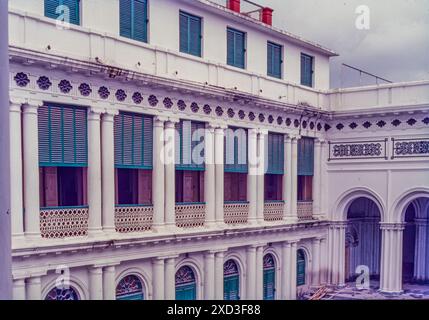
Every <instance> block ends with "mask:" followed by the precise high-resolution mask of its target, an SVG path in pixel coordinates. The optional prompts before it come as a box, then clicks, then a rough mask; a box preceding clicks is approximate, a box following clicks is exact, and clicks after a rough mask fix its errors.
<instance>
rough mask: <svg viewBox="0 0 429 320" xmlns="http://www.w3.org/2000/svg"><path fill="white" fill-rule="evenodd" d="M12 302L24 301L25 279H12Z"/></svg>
mask: <svg viewBox="0 0 429 320" xmlns="http://www.w3.org/2000/svg"><path fill="white" fill-rule="evenodd" d="M12 298H13V300H25V279H14V280H13V286H12Z"/></svg>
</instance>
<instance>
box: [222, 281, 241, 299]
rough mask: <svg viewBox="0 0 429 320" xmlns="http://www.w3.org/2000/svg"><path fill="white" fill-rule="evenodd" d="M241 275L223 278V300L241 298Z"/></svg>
mask: <svg viewBox="0 0 429 320" xmlns="http://www.w3.org/2000/svg"><path fill="white" fill-rule="evenodd" d="M239 279H240V278H239V276H238V275H235V276H227V277H224V280H223V300H230V301H235V300H240V297H239V295H238V293H239V285H240V280H239Z"/></svg>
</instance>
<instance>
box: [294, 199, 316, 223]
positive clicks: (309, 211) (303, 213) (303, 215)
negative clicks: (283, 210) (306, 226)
mask: <svg viewBox="0 0 429 320" xmlns="http://www.w3.org/2000/svg"><path fill="white" fill-rule="evenodd" d="M297 214H298V220H299V221H303V220H313V201H298V203H297Z"/></svg>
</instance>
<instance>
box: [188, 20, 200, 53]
mask: <svg viewBox="0 0 429 320" xmlns="http://www.w3.org/2000/svg"><path fill="white" fill-rule="evenodd" d="M189 53H191V54H192V55H194V56H198V57H200V56H201V19H200V18H197V17H192V18H190V19H189Z"/></svg>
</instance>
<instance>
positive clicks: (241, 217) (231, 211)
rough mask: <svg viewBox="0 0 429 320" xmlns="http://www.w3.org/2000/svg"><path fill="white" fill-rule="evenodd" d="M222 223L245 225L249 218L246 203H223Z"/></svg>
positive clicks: (247, 204)
mask: <svg viewBox="0 0 429 320" xmlns="http://www.w3.org/2000/svg"><path fill="white" fill-rule="evenodd" d="M223 214H224V222H225V223H226V224H231V225H235V224H247V221H248V218H249V203H248V202H225V204H224V206H223Z"/></svg>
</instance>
